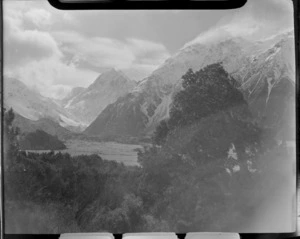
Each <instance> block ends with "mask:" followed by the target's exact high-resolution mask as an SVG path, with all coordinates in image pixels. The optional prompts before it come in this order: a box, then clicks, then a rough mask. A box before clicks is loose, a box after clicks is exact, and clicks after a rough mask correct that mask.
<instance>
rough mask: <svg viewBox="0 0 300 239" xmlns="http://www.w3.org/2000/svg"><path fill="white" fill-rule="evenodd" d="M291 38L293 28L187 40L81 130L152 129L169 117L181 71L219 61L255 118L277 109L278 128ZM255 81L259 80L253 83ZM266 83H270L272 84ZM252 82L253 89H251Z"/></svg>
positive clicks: (289, 92) (289, 80)
mask: <svg viewBox="0 0 300 239" xmlns="http://www.w3.org/2000/svg"><path fill="white" fill-rule="evenodd" d="M293 41H294V38H293V32H289V33H285V34H280V35H277V36H274V37H272V38H269V39H265V40H263V41H257V42H250V41H248V40H246V39H243V38H228V39H225V40H222V41H217V42H210V43H209V44H201V43H193V44H191V45H187V46H185V47H184V48H182V49H181V50H180V51H179V52H178V53H177V54H175V55H174V56H173V57H171V58H169V59H168V60H166V62H165V63H164V64H163V65H161V66H160V67H159V68H158V69H157V70H155V71H154V72H153V73H152V74H151V75H150V76H149V77H147V78H145V79H144V80H143V81H141V82H140V83H139V84H138V86H137V87H136V88H135V89H134V90H133V91H132V92H130V93H129V94H127V95H126V96H124V97H122V98H119V99H118V100H117V101H116V102H115V103H113V104H110V105H108V106H107V108H106V109H104V110H103V111H102V113H101V114H100V115H99V116H98V117H97V118H96V119H95V121H94V122H92V123H91V125H90V126H89V127H88V128H87V129H86V130H85V131H84V133H86V134H88V135H99V136H113V137H119V136H145V135H150V134H152V132H153V130H154V129H155V127H156V126H157V125H158V123H159V122H160V121H161V120H163V119H166V118H168V117H169V111H170V106H171V104H172V102H173V97H174V95H175V94H176V93H177V92H178V91H180V90H181V83H182V78H181V77H182V76H183V75H184V74H185V73H186V72H187V71H188V70H189V69H192V70H194V71H198V70H200V69H203V68H204V67H205V66H207V65H210V64H214V63H218V62H220V63H222V65H223V67H224V69H225V70H226V72H228V73H229V75H230V76H232V77H233V78H235V79H236V80H237V84H238V87H239V89H240V90H241V92H242V93H243V94H244V96H245V98H246V100H247V101H248V103H249V105H250V108H251V111H252V112H253V114H254V115H255V116H256V120H257V121H258V122H259V123H261V124H264V125H267V126H270V125H269V122H268V120H265V119H266V118H269V119H271V118H273V119H274V117H273V116H272V114H269V113H268V112H274V111H276V112H277V113H276V114H277V115H278V117H279V119H277V120H276V122H277V123H276V124H275V122H274V125H273V126H272V127H275V128H277V129H278V130H279V129H280V127H281V126H280V124H279V123H278V122H286V120H287V118H284V117H283V116H285V115H286V113H285V114H282V113H279V112H284V111H285V106H286V105H289V104H290V103H291V102H294V100H295V98H294V97H295V96H294V94H293V89H294V83H293V82H294V74H293V73H294V51H293V47H294V44H293ZM255 82H260V83H257V85H256V84H255ZM268 82H269V84H268ZM271 84H272V85H273V84H274V85H273V86H274V87H275V88H274V87H272V89H271V88H270V85H271ZM255 85H256V92H257V94H253V93H254V92H252V93H251V94H250V93H249V92H250V91H251V89H252V88H253V87H254V86H255ZM258 85H259V87H258ZM268 85H269V88H268V87H267V86H268ZM251 87H252V88H251ZM268 89H269V90H270V91H268ZM268 92H270V94H268ZM260 99H264V102H265V103H264V104H260V103H259V101H260ZM279 99H282V101H283V103H282V104H278V102H277V103H276V101H278V100H279ZM266 102H267V104H266ZM291 105H292V104H291ZM292 107H293V106H291V107H290V110H289V112H291V111H292ZM274 108H275V109H274ZM259 112H260V113H259ZM292 113H293V112H291V114H292ZM267 115H268V116H267ZM290 116H292V115H288V117H290ZM281 117H283V118H281Z"/></svg>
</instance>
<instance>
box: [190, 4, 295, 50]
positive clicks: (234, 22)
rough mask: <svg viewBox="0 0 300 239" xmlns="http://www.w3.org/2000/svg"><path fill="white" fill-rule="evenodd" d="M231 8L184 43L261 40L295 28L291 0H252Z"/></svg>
mask: <svg viewBox="0 0 300 239" xmlns="http://www.w3.org/2000/svg"><path fill="white" fill-rule="evenodd" d="M231 11H232V14H229V15H227V16H226V17H224V18H223V19H221V21H220V22H219V23H218V24H217V25H216V26H215V27H213V28H211V29H209V30H208V31H206V32H203V33H201V34H200V35H198V37H196V38H195V39H194V40H192V41H190V42H189V43H187V44H186V45H185V46H188V45H191V44H195V43H201V44H207V43H213V42H215V41H220V40H225V39H228V38H232V37H244V38H246V39H248V40H261V39H264V38H268V37H270V36H272V35H275V34H279V33H282V32H286V31H287V30H292V29H293V4H292V1H290V0H251V1H248V2H247V4H246V5H245V6H244V7H242V8H241V9H239V10H238V11H233V10H231Z"/></svg>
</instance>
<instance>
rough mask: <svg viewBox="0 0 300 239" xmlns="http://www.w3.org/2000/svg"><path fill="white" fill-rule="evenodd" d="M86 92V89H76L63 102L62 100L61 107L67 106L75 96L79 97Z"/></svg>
mask: <svg viewBox="0 0 300 239" xmlns="http://www.w3.org/2000/svg"><path fill="white" fill-rule="evenodd" d="M84 90H85V88H84V87H80V86H79V87H74V88H73V89H72V90H71V92H70V93H69V94H68V95H67V96H66V97H65V98H63V99H62V100H60V104H61V105H67V104H68V102H69V101H70V100H72V99H73V98H74V97H75V96H77V95H79V94H80V93H82V92H83V91H84Z"/></svg>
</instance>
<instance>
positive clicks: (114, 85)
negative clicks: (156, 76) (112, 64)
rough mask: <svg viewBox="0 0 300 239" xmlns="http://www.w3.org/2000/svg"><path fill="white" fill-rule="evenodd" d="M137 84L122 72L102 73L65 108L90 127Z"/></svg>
mask: <svg viewBox="0 0 300 239" xmlns="http://www.w3.org/2000/svg"><path fill="white" fill-rule="evenodd" d="M135 84H136V83H135V82H134V81H131V80H130V79H128V78H127V77H126V76H125V75H124V74H123V73H122V72H121V71H118V70H115V69H110V70H108V71H105V72H104V73H102V74H101V75H100V76H99V77H98V78H97V79H96V80H95V81H94V83H92V84H91V85H90V86H89V87H88V88H87V89H85V90H79V93H77V94H76V95H75V96H74V97H72V98H70V99H69V100H68V102H67V103H66V104H65V105H64V107H65V109H66V110H67V111H68V112H70V113H71V114H73V115H75V116H76V118H77V119H78V120H80V121H81V122H83V123H85V124H87V125H88V124H90V123H91V122H92V121H93V120H94V119H95V118H96V117H97V115H99V114H100V112H101V111H102V110H103V109H104V108H105V107H106V106H107V105H109V104H111V103H114V102H115V101H116V100H117V99H118V98H119V97H122V96H124V95H126V94H127V93H128V92H130V91H131V90H132V89H133V88H134V87H135Z"/></svg>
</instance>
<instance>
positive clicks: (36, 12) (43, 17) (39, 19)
mask: <svg viewBox="0 0 300 239" xmlns="http://www.w3.org/2000/svg"><path fill="white" fill-rule="evenodd" d="M24 16H25V19H26V20H29V21H30V22H32V23H33V24H34V25H35V26H37V27H42V26H48V25H50V24H51V23H52V15H51V13H50V12H49V11H46V10H45V9H42V8H33V9H30V10H29V11H28V12H26V13H25V14H24Z"/></svg>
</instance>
